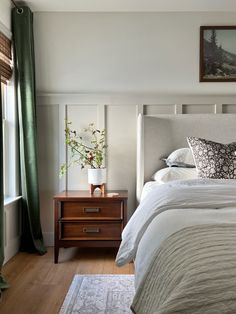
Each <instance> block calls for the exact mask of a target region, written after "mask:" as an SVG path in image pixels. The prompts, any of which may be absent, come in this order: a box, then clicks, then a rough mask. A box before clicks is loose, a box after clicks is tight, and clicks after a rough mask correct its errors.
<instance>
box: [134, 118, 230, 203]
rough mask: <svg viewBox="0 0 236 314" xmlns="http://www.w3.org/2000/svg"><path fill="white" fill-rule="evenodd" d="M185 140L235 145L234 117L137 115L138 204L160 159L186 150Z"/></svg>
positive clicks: (162, 164)
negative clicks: (182, 149) (197, 138)
mask: <svg viewBox="0 0 236 314" xmlns="http://www.w3.org/2000/svg"><path fill="white" fill-rule="evenodd" d="M187 136H197V137H203V138H206V139H209V140H213V141H218V142H222V143H229V142H236V114H205V113H204V114H159V115H155V116H151V115H143V114H139V116H138V127H137V186H136V194H137V200H138V201H139V199H140V195H141V192H142V188H143V185H144V183H145V182H146V181H150V179H151V176H152V175H153V173H154V172H155V171H157V170H159V169H161V168H163V167H164V166H165V165H164V162H163V161H161V158H162V157H166V156H168V155H169V154H170V153H171V152H172V151H173V150H175V149H178V148H182V147H187V146H188V144H187V141H186V137H187Z"/></svg>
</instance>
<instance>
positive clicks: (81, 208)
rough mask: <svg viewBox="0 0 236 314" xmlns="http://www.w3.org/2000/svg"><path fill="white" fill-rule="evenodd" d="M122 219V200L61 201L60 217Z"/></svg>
mask: <svg viewBox="0 0 236 314" xmlns="http://www.w3.org/2000/svg"><path fill="white" fill-rule="evenodd" d="M70 217H76V218H84V219H86V218H90V219H92V218H101V219H105V218H110V219H122V202H121V201H111V202H107V203H104V202H103V203H102V202H95V203H94V204H93V203H92V202H62V203H61V218H70Z"/></svg>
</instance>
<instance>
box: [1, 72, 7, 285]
mask: <svg viewBox="0 0 236 314" xmlns="http://www.w3.org/2000/svg"><path fill="white" fill-rule="evenodd" d="M0 85H1V73H0ZM0 87H1V86H0ZM0 118H1V126H0V291H1V290H2V289H6V288H8V287H9V285H8V283H7V282H6V281H5V279H4V278H3V276H2V272H1V270H2V265H3V261H4V225H3V223H4V190H3V125H2V121H3V120H2V95H1V88H0Z"/></svg>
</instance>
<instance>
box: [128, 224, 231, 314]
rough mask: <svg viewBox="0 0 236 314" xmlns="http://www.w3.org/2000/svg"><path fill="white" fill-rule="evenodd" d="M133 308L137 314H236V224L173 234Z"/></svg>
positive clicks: (156, 257)
mask: <svg viewBox="0 0 236 314" xmlns="http://www.w3.org/2000/svg"><path fill="white" fill-rule="evenodd" d="M131 308H132V311H133V312H134V313H136V314H177V313H179V314H225V313H227V314H229V313H232V314H235V313H236V224H215V225H198V226H192V227H187V228H184V229H182V230H180V231H178V232H176V233H174V234H173V235H171V236H170V237H169V238H168V239H166V240H165V241H164V242H163V244H162V246H161V247H160V248H159V249H158V251H157V252H156V255H155V258H154V260H153V262H152V263H151V265H150V269H149V271H148V272H147V275H146V277H145V278H144V279H143V282H142V284H141V285H140V286H139V288H138V290H137V292H136V295H135V297H134V300H133V304H132V307H131Z"/></svg>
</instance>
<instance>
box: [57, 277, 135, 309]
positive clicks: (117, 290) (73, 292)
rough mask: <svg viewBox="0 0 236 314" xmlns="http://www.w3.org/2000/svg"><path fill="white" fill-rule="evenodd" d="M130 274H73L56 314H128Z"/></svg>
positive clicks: (130, 295) (132, 289)
mask: <svg viewBox="0 0 236 314" xmlns="http://www.w3.org/2000/svg"><path fill="white" fill-rule="evenodd" d="M133 296H134V276H133V275H75V277H74V279H73V281H72V284H71V286H70V288H69V291H68V293H67V295H66V298H65V300H64V303H63V305H62V307H61V310H60V312H59V314H70V313H73V314H130V313H132V312H131V310H130V305H131V303H132V299H133Z"/></svg>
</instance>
